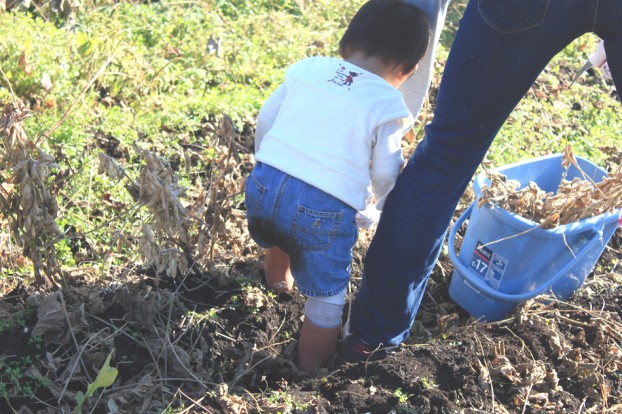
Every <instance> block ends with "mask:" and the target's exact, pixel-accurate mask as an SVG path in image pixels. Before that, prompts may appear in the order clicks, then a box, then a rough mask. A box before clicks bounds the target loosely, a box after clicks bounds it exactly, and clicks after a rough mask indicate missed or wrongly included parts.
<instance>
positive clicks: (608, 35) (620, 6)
mask: <svg viewBox="0 0 622 414" xmlns="http://www.w3.org/2000/svg"><path fill="white" fill-rule="evenodd" d="M594 31H595V32H596V34H597V35H598V36H599V37H600V38H601V39H603V40H604V41H605V53H606V54H607V63H608V65H609V69H610V70H611V76H612V77H613V82H614V84H615V86H616V89H617V91H618V95H619V96H620V97H622V2H620V1H619V0H603V1H601V2H599V9H598V19H597V20H596V22H595V27H594Z"/></svg>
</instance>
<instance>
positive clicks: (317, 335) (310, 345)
mask: <svg viewBox="0 0 622 414" xmlns="http://www.w3.org/2000/svg"><path fill="white" fill-rule="evenodd" d="M344 302H345V290H344V291H343V292H340V293H338V294H336V295H334V296H329V297H309V298H307V303H306V304H305V320H304V322H303V324H302V332H301V333H300V338H299V339H298V349H297V360H296V363H297V364H298V367H299V368H300V369H301V370H303V371H305V372H308V373H309V374H313V373H315V371H317V369H318V368H320V367H321V366H322V365H324V363H325V362H326V361H328V359H329V358H330V357H331V356H332V355H333V354H334V353H335V352H336V351H337V342H338V341H339V335H340V333H341V318H342V314H343V306H344Z"/></svg>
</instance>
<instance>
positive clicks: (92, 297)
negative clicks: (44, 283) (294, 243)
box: [0, 232, 622, 413]
mask: <svg viewBox="0 0 622 414" xmlns="http://www.w3.org/2000/svg"><path fill="white" fill-rule="evenodd" d="M362 239H364V237H363V238H362ZM621 243H622V238H621V237H620V234H619V232H618V233H617V234H616V235H615V236H614V238H613V239H612V241H611V242H610V244H609V247H608V248H607V250H606V251H605V253H604V254H603V256H602V258H601V260H600V261H599V263H598V264H597V266H596V274H592V275H590V277H589V278H588V280H587V281H586V283H585V284H584V286H583V287H582V288H581V289H580V290H579V291H578V292H577V294H576V295H575V296H574V297H573V298H572V299H571V300H570V301H568V302H566V303H551V302H548V303H545V302H543V301H537V300H536V301H530V302H529V303H526V304H521V306H519V307H518V309H517V311H516V312H515V315H514V316H513V317H511V318H510V319H508V320H506V321H501V322H496V323H488V324H484V323H477V322H474V321H473V319H472V318H471V317H470V316H469V315H468V314H467V313H466V312H464V311H463V310H461V309H460V308H459V307H458V306H457V305H456V304H455V303H453V302H452V301H451V299H450V298H449V296H448V294H447V287H448V282H449V280H450V278H451V271H452V266H451V263H450V262H449V260H448V259H447V258H446V257H442V258H441V260H440V262H439V265H438V266H437V268H436V270H435V272H434V274H433V276H432V278H431V280H430V283H429V285H428V289H427V294H426V295H425V298H424V300H423V303H422V306H421V309H420V312H419V314H418V316H417V321H416V323H415V326H414V327H413V331H412V337H411V339H410V340H409V341H408V343H407V344H406V345H405V346H404V347H403V349H402V350H401V351H399V352H397V353H396V354H394V355H391V356H389V357H388V358H386V359H385V360H382V361H376V362H369V363H355V364H351V363H344V362H343V361H342V360H341V359H340V358H339V356H338V355H337V356H335V357H334V358H333V360H331V361H330V362H329V364H328V365H327V367H326V368H325V369H323V370H322V371H321V372H320V374H319V375H318V376H317V377H309V376H308V375H305V374H304V373H302V372H300V371H299V370H298V369H297V368H296V366H295V364H294V363H293V360H294V359H295V346H296V338H297V336H298V333H299V330H300V326H301V320H302V317H303V303H304V298H303V297H302V296H301V295H299V294H297V293H293V294H287V293H282V294H280V295H278V296H274V295H270V294H268V292H266V291H265V289H264V288H263V285H262V283H261V271H260V270H258V269H259V268H260V261H259V260H258V259H257V258H256V256H253V255H250V254H249V255H248V256H243V257H240V258H238V259H233V260H231V262H229V263H227V264H223V265H221V266H214V268H213V269H211V271H210V273H209V274H205V275H203V276H202V277H199V276H195V277H192V278H190V277H189V278H187V279H185V280H162V281H160V282H159V284H158V286H155V284H154V281H153V279H151V278H149V277H147V276H144V277H142V278H141V279H138V280H135V281H128V282H127V283H125V284H123V285H115V286H103V285H98V284H95V283H92V282H89V283H87V282H86V280H82V281H81V278H79V277H73V278H72V279H71V280H72V281H73V282H72V284H71V285H70V286H65V287H64V288H63V289H62V291H60V292H62V298H61V297H60V296H57V297H56V300H57V301H58V303H60V304H61V305H62V306H59V307H58V308H59V309H60V311H59V312H60V314H59V315H60V316H59V318H58V319H56V320H54V321H55V323H56V324H55V325H53V326H51V327H50V328H49V330H46V329H42V327H41V326H39V327H36V324H37V322H38V321H39V322H41V321H42V320H46V321H47V316H49V314H48V315H43V314H39V315H37V311H39V313H41V309H42V305H41V303H42V301H43V299H45V298H48V299H49V297H50V296H51V295H54V294H53V293H52V294H50V293H43V292H38V293H36V292H30V291H27V290H26V289H24V288H23V287H18V288H16V289H15V290H14V291H13V292H10V293H9V294H7V295H5V296H4V297H3V299H2V302H0V304H1V305H2V307H1V308H0V312H2V315H3V316H4V318H5V319H4V320H10V321H14V322H15V323H14V324H13V325H12V326H9V325H6V324H5V325H4V326H3V329H1V330H0V331H2V333H0V355H1V356H2V357H1V358H2V359H1V361H2V366H3V368H0V375H1V377H0V383H5V384H6V385H5V387H6V389H5V390H4V391H5V393H8V394H9V395H23V396H22V397H12V398H3V399H1V400H0V412H1V413H10V412H20V413H28V412H33V413H36V412H41V413H56V412H59V413H60V412H65V413H68V412H71V410H73V408H74V407H75V401H76V393H77V392H78V391H82V392H85V391H86V388H87V386H88V384H89V383H92V382H93V381H94V380H95V378H96V376H97V373H98V372H99V370H100V368H101V367H102V365H103V362H104V360H105V358H106V356H107V355H108V354H110V353H112V355H113V357H112V362H111V366H113V367H116V368H118V370H119V373H118V377H117V378H116V381H115V383H114V384H113V385H112V386H111V387H108V388H106V390H105V391H104V392H103V393H102V392H101V389H100V390H98V391H96V392H95V393H94V395H95V397H92V398H90V399H88V400H87V402H86V403H85V405H84V410H83V412H91V411H90V410H91V409H93V408H94V410H93V411H92V412H96V413H107V412H115V411H113V408H114V407H116V409H117V410H118V411H117V412H121V413H137V412H141V413H143V412H144V413H156V412H157V413H159V412H173V413H177V412H180V413H181V412H184V413H185V412H193V413H195V412H196V413H204V412H212V413H220V412H223V413H250V412H305V413H316V412H317V413H367V412H371V413H392V412H393V413H400V412H402V413H492V412H497V413H518V412H524V413H579V412H621V411H620V410H621V409H622V408H621V407H622V401H620V396H621V395H622V394H621V392H622V381H621V375H622V374H620V370H619V368H620V365H621V364H622V351H621V350H620V344H621V343H622V331H621V328H622V321H621V317H622V309H621V308H620V303H621V302H622V288H621V287H620V281H621V280H622V275H621V274H620V272H619V270H618V271H616V269H617V267H618V263H619V261H620V259H621V258H622V251H621V249H620V245H621ZM362 244H363V245H364V244H365V240H362ZM363 252H364V246H360V248H359V249H357V254H356V256H357V258H356V261H355V263H354V279H353V286H354V288H353V289H354V290H356V285H357V283H358V279H357V275H360V269H361V257H362V254H363ZM143 273H145V272H143ZM147 273H148V272H147ZM58 293H59V292H57V293H56V294H57V295H58ZM65 312H66V313H65ZM66 320H70V321H71V322H72V323H71V326H73V328H74V329H73V331H72V333H69V332H66V335H65V339H64V340H63V339H62V337H63V335H62V332H63V329H65V330H67V324H66V323H65V324H63V321H66ZM33 330H37V333H39V334H40V337H37V338H35V337H33V336H32V333H33ZM67 331H68V330H67ZM38 338H41V339H38ZM11 367H13V368H14V370H11V369H9V368H11ZM31 394H32V395H31ZM100 394H101V396H100ZM97 396H100V398H99V399H97ZM111 407H113V408H111ZM87 409H88V411H87ZM166 410H169V411H166ZM184 410H185V411H184Z"/></svg>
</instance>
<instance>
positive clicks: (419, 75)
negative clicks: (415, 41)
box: [400, 0, 450, 117]
mask: <svg viewBox="0 0 622 414" xmlns="http://www.w3.org/2000/svg"><path fill="white" fill-rule="evenodd" d="M404 1H406V2H407V3H412V4H414V5H416V6H417V7H419V8H420V9H421V10H423V12H424V13H425V14H426V16H427V17H428V21H429V24H430V44H429V46H428V50H427V51H426V53H425V55H424V56H423V59H421V62H420V63H419V69H417V71H416V72H415V74H414V75H413V76H412V77H410V78H409V79H408V80H407V81H406V82H404V84H402V86H401V87H400V91H401V92H402V94H403V95H404V100H405V101H406V105H408V109H410V112H412V114H413V115H414V116H415V117H417V115H418V114H419V111H421V108H422V107H423V102H424V100H425V97H426V96H427V95H428V89H430V83H431V82H432V75H433V74H434V57H435V56H436V45H437V43H438V39H439V38H440V36H441V31H442V29H443V25H444V24H445V16H446V14H447V6H448V5H449V2H450V0H404Z"/></svg>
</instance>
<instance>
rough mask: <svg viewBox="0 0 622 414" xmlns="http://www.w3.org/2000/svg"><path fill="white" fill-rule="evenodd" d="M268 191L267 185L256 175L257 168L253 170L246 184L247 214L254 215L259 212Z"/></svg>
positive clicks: (245, 201) (245, 200)
mask: <svg viewBox="0 0 622 414" xmlns="http://www.w3.org/2000/svg"><path fill="white" fill-rule="evenodd" d="M266 191H267V189H266V187H265V186H264V185H263V184H261V183H260V182H259V180H258V179H257V177H256V176H255V170H252V171H251V173H250V175H249V176H248V178H247V179H246V186H245V188H244V203H245V204H246V214H247V216H252V215H254V214H256V213H257V211H258V210H259V208H260V206H261V202H262V200H263V197H264V195H265V194H266Z"/></svg>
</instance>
